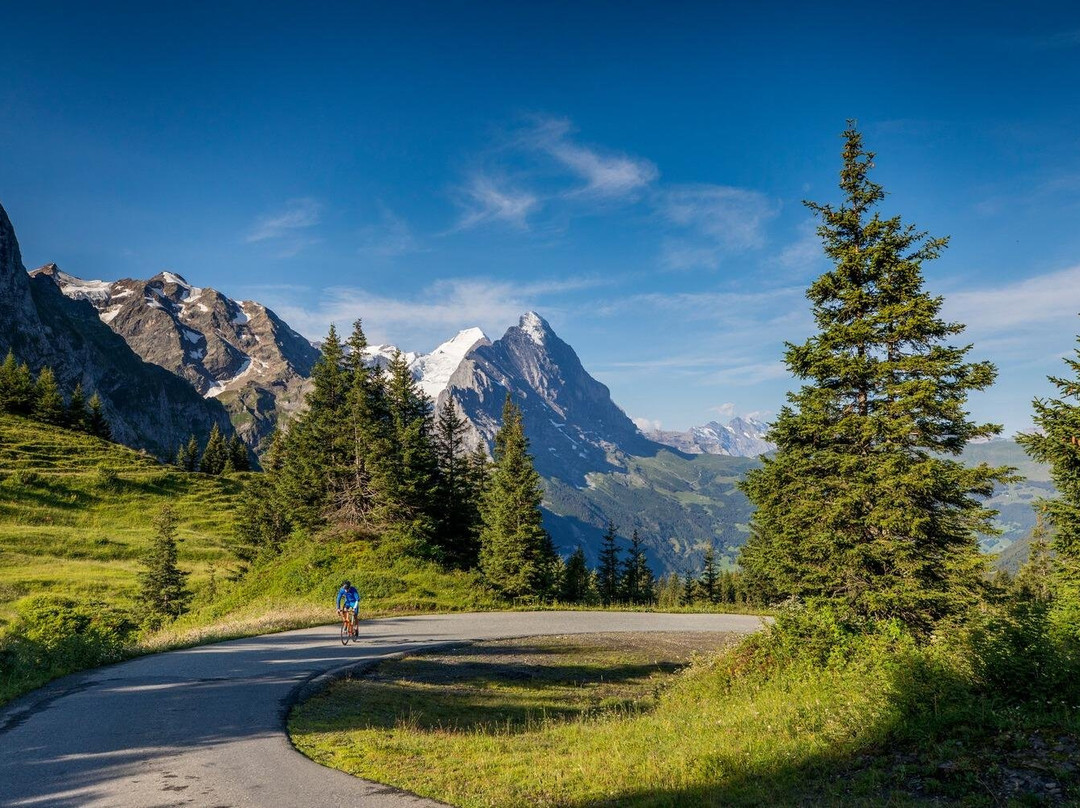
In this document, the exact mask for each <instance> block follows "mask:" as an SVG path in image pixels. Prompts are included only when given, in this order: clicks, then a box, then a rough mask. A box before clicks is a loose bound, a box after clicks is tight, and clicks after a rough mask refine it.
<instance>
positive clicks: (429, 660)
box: [312, 645, 686, 735]
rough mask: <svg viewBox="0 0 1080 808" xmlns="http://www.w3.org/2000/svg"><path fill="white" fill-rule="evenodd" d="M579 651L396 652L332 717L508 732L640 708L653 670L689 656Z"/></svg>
mask: <svg viewBox="0 0 1080 808" xmlns="http://www.w3.org/2000/svg"><path fill="white" fill-rule="evenodd" d="M581 652H582V648H581V647H577V646H567V647H558V646H556V647H552V646H542V645H537V646H513V647H512V648H510V649H507V648H505V647H496V648H485V647H483V646H473V647H470V648H469V649H468V650H467V651H465V652H463V653H462V654H461V655H459V656H455V655H447V656H438V657H426V656H422V657H410V658H406V659H403V660H394V661H391V662H389V663H386V664H384V665H383V666H380V667H379V668H377V669H376V671H375V672H373V674H372V675H369V676H368V677H364V678H361V679H358V680H354V681H353V682H351V683H349V684H347V685H344V686H345V687H351V688H358V689H359V693H360V696H359V698H358V699H357V702H356V703H357V706H358V709H357V710H356V711H353V712H350V713H349V714H347V715H340V714H339V715H337V716H335V717H333V718H332V719H331V721H332V722H333V728H334V729H335V730H366V729H392V728H395V727H400V726H403V725H405V726H408V727H409V728H411V729H413V730H418V731H432V730H437V731H454V732H470V733H472V732H481V733H494V734H498V735H507V734H517V733H521V732H527V731H530V730H533V729H535V728H536V727H537V726H538V725H539V724H542V723H544V722H551V721H557V722H561V721H568V720H572V719H575V718H582V717H585V716H587V715H592V714H596V713H598V712H608V711H620V712H624V713H626V712H631V711H632V712H642V711H645V710H648V709H651V708H652V707H653V706H654V704H653V699H652V698H650V697H651V696H652V695H653V693H654V692H655V689H656V687H657V684H658V683H657V681H656V678H655V677H656V676H657V675H658V674H671V673H674V672H676V671H678V670H679V669H680V668H682V667H684V665H685V664H686V663H682V662H675V661H670V660H664V661H656V662H653V661H647V662H646V661H623V662H617V661H613V660H612V661H605V660H604V659H603V658H602V656H600V655H602V654H604V653H607V654H608V655H610V653H611V652H610V650H607V649H602V648H586V649H585V652H586V653H591V654H596V655H597V657H598V658H597V659H596V661H592V660H589V661H581V660H580V654H581ZM574 655H577V657H575V656H574ZM485 657H494V659H485ZM564 657H569V658H571V659H575V661H564V660H563V658H564ZM613 662H614V664H613ZM312 718H313V719H314V720H316V721H318V719H317V718H315V717H314V716H312Z"/></svg>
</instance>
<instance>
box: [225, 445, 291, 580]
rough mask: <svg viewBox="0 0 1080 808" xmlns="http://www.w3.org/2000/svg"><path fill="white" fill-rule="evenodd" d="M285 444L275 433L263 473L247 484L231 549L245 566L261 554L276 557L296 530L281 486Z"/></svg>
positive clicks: (266, 456)
mask: <svg viewBox="0 0 1080 808" xmlns="http://www.w3.org/2000/svg"><path fill="white" fill-rule="evenodd" d="M284 444H285V441H284V438H283V436H282V434H281V433H280V432H274V434H273V435H271V437H270V445H269V447H268V448H267V450H266V453H265V454H264V455H263V457H262V467H263V473H262V474H253V475H252V476H251V477H249V478H248V480H247V481H246V482H245V484H244V491H243V494H242V495H241V497H240V503H239V507H238V508H237V514H236V523H235V527H234V530H233V537H232V540H231V541H229V542H228V547H229V549H230V550H231V551H232V553H233V555H235V556H236V558H237V559H238V560H239V561H240V562H241V563H242V564H244V565H245V566H247V565H250V564H251V563H253V562H254V561H255V560H256V559H257V558H259V556H261V555H265V556H273V555H276V554H277V553H278V552H279V551H280V549H281V545H282V544H284V542H285V540H286V539H287V538H288V537H289V534H290V533H291V532H292V529H293V527H294V524H293V522H292V519H291V512H290V510H289V507H288V504H287V503H286V502H285V501H283V497H282V493H281V490H280V488H279V486H278V483H279V482H280V479H281V477H280V475H281V471H282V460H283V458H282V453H283V451H284V448H283V447H284Z"/></svg>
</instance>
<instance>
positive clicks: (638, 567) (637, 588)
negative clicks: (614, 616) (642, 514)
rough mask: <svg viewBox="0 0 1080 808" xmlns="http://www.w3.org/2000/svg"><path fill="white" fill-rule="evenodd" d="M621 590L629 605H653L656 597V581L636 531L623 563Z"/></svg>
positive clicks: (631, 538)
mask: <svg viewBox="0 0 1080 808" xmlns="http://www.w3.org/2000/svg"><path fill="white" fill-rule="evenodd" d="M619 589H620V591H621V593H622V599H623V600H624V601H626V602H627V603H632V604H642V603H651V602H652V601H653V600H654V599H655V597H656V591H655V590H656V579H655V578H654V576H653V572H652V569H650V568H649V560H648V558H646V556H645V548H644V546H643V545H642V543H641V536H639V535H638V532H637V531H636V530H635V531H634V532H633V534H632V535H631V537H630V549H629V551H628V552H627V555H626V560H625V561H623V565H622V576H621V580H620V586H619Z"/></svg>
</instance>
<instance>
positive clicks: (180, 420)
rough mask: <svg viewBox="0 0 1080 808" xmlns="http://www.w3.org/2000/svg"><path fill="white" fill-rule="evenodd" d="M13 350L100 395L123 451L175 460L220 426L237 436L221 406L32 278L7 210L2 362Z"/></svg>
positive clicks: (2, 235)
mask: <svg viewBox="0 0 1080 808" xmlns="http://www.w3.org/2000/svg"><path fill="white" fill-rule="evenodd" d="M8 350H12V351H14V353H15V356H16V357H17V358H18V359H19V360H20V361H24V362H26V363H27V364H29V365H30V367H31V368H32V369H33V370H34V371H35V372H36V371H38V370H40V369H41V368H42V367H44V366H46V365H48V366H51V367H52V368H53V370H54V371H55V372H56V376H57V379H58V380H59V382H60V384H61V386H62V387H64V388H67V389H70V388H72V387H74V385H75V384H76V382H80V383H81V384H82V385H83V388H84V389H85V390H86V391H87V395H89V394H90V393H91V392H97V393H98V394H99V395H100V396H101V398H102V402H103V404H104V410H105V414H106V416H107V417H108V418H109V421H110V424H111V426H112V429H113V436H114V437H115V438H116V440H118V441H120V442H121V443H125V444H127V445H129V446H135V447H138V448H144V449H147V450H149V451H151V452H153V453H154V454H157V455H159V456H162V457H166V456H171V455H172V454H173V453H174V452H175V451H176V447H177V445H178V444H179V443H180V442H181V441H182V440H185V439H186V438H187V436H188V435H189V434H190V433H192V432H195V433H197V434H203V435H205V434H207V433H208V432H209V431H210V427H211V425H212V424H214V423H217V424H219V425H220V426H222V427H223V428H225V429H226V430H228V429H229V426H228V425H229V420H228V416H227V415H226V413H225V410H224V408H223V407H222V406H221V405H220V404H219V403H218V402H216V401H213V400H209V401H207V400H204V399H203V398H202V397H201V396H200V395H199V394H198V393H197V392H196V391H195V390H194V389H193V388H192V387H191V386H190V385H189V384H187V383H186V382H184V381H182V380H181V379H178V378H176V377H175V376H174V375H173V374H171V373H169V372H167V371H165V370H163V369H161V368H159V367H157V366H156V365H152V364H148V363H146V362H143V361H142V359H140V358H139V357H138V356H137V355H136V354H135V353H134V352H133V351H132V350H131V348H130V347H128V344H127V343H126V342H125V341H124V340H123V339H122V338H121V337H119V336H117V335H116V334H114V333H113V332H112V331H111V330H110V329H109V328H108V327H107V326H106V325H105V324H104V323H102V322H101V321H100V320H99V319H98V316H97V312H96V310H95V309H94V307H93V306H92V305H91V304H90V303H88V302H87V301H85V300H72V299H70V298H67V297H65V296H64V295H63V294H62V293H61V292H60V290H59V288H57V286H56V284H55V283H54V282H53V281H52V280H51V279H50V278H47V277H36V278H31V277H30V276H29V275H28V274H27V272H26V269H25V267H24V266H23V264H22V256H21V254H20V251H19V244H18V240H17V239H16V236H15V230H14V228H13V227H12V224H11V220H10V219H9V218H8V216H7V212H6V211H5V210H4V209H3V207H2V206H0V356H2V355H3V354H6V353H7V352H8Z"/></svg>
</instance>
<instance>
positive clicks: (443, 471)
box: [435, 395, 480, 569]
mask: <svg viewBox="0 0 1080 808" xmlns="http://www.w3.org/2000/svg"><path fill="white" fill-rule="evenodd" d="M467 428H468V423H467V422H466V420H465V418H464V417H463V416H461V415H459V414H458V411H457V406H456V405H455V403H454V399H453V396H450V395H447V396H446V398H445V400H444V401H443V405H442V407H441V408H440V409H439V416H438V419H437V420H436V422H435V456H436V466H437V470H438V474H437V479H436V485H435V509H436V513H437V514H438V517H439V524H438V530H437V533H436V542H437V543H438V545H439V547H440V548H441V550H442V555H443V558H444V560H445V561H446V563H448V564H451V565H452V566H455V567H458V568H460V569H468V568H469V567H471V566H473V565H474V564H475V563H476V559H477V556H478V554H479V549H480V548H479V546H478V545H477V543H476V540H477V538H478V537H477V536H476V534H475V530H474V527H475V523H476V502H475V498H474V497H473V496H472V492H471V490H470V484H471V481H470V479H469V455H468V453H467V452H466V451H465V443H464V438H465V432H466V429H467Z"/></svg>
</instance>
